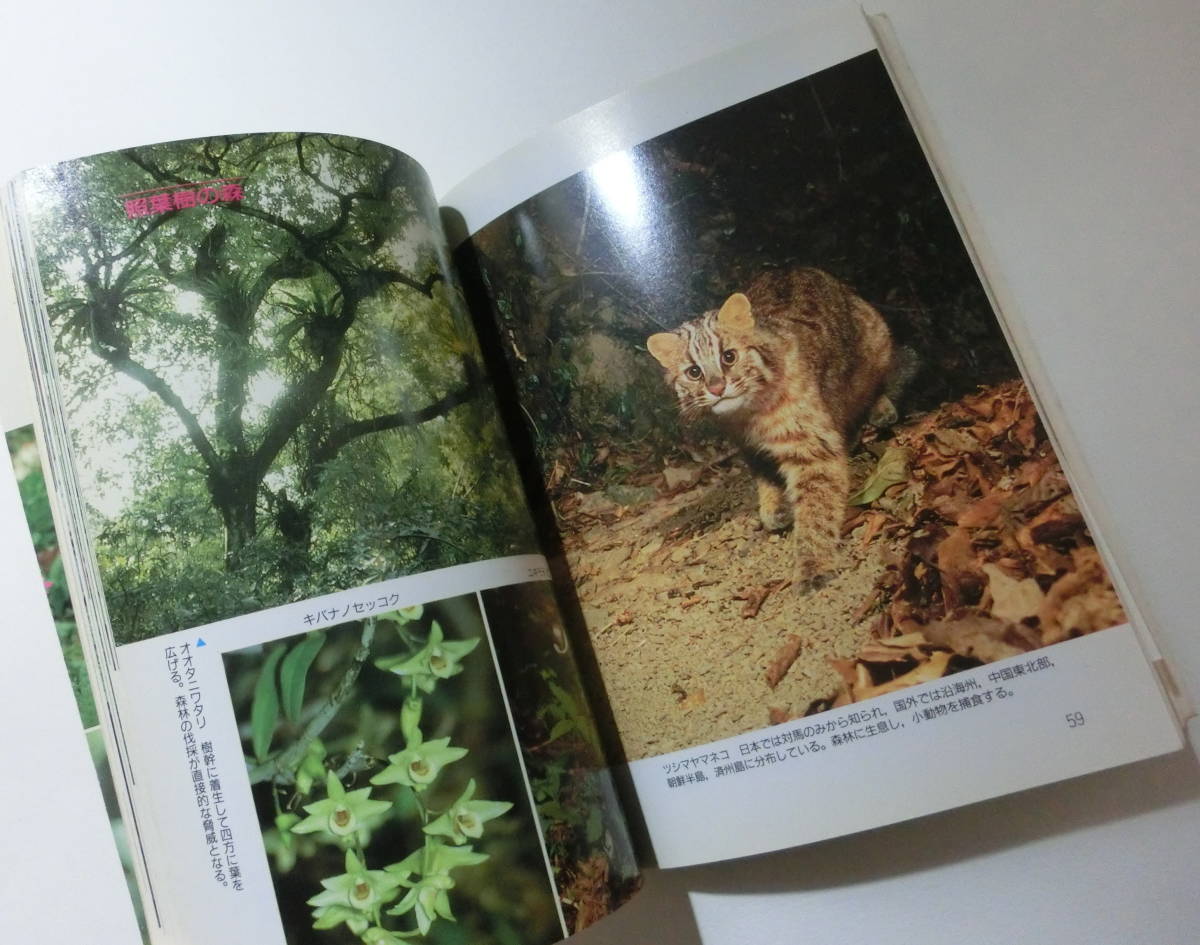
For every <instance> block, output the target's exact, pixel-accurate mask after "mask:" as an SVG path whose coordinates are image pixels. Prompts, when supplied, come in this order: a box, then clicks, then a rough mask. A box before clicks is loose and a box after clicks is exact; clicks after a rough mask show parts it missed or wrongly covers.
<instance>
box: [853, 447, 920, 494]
mask: <svg viewBox="0 0 1200 945" xmlns="http://www.w3.org/2000/svg"><path fill="white" fill-rule="evenodd" d="M908 462H909V455H908V450H906V449H901V448H900V447H898V446H889V447H888V448H887V449H886V450H884V452H883V455H882V456H881V457H879V462H878V464H877V465H876V466H875V470H874V471H873V472H872V473H871V475H869V476H868V477H867V481H866V482H864V483H863V484H862V488H861V489H859V490H858V491H857V492H856V493H854V495H852V496H850V499H849V504H850V505H870V504H871V503H872V502H874V501H875V500H876V499H878V498H879V497H880V496H881V495H883V493H884V492H885V491H886V490H887V489H888V488H889V487H890V486H894V485H896V483H898V482H907V481H908Z"/></svg>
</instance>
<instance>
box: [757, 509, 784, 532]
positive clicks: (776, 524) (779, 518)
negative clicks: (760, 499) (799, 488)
mask: <svg viewBox="0 0 1200 945" xmlns="http://www.w3.org/2000/svg"><path fill="white" fill-rule="evenodd" d="M758 522H759V524H760V525H761V526H762V527H763V528H765V529H766V530H767V531H769V532H786V531H787V530H788V529H789V528H791V526H792V514H791V512H789V511H788V509H786V508H784V507H783V506H780V507H779V508H776V509H774V510H772V511H770V512H766V511H763V510H762V509H759V511H758Z"/></svg>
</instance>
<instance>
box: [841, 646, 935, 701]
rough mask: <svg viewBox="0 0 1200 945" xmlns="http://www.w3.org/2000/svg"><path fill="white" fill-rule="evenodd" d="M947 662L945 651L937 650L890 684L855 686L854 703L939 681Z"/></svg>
mask: <svg viewBox="0 0 1200 945" xmlns="http://www.w3.org/2000/svg"><path fill="white" fill-rule="evenodd" d="M949 662H950V654H949V653H947V652H946V651H945V650H938V651H937V652H936V653H934V654H932V655H931V656H930V657H929V659H928V660H927V661H926V662H924V663H921V664H920V665H919V666H917V667H916V668H915V669H913V670H911V671H909V672H907V673H905V674H904V675H903V676H897V677H896V678H895V679H893V680H891V681H890V682H885V683H883V684H882V685H879V686H856V687H855V688H854V701H855V702H861V701H862V700H863V699H872V698H874V697H875V696H885V695H887V694H888V693H889V692H896V691H898V690H900V689H907V688H908V687H909V686H917V685H920V684H921V683H925V682H932V681H933V680H935V679H941V678H942V676H943V675H945V672H946V666H947V664H948V663H949Z"/></svg>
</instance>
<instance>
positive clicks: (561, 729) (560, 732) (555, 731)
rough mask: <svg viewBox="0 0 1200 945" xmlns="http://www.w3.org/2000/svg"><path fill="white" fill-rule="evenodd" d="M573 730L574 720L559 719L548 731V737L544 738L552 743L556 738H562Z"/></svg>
mask: <svg viewBox="0 0 1200 945" xmlns="http://www.w3.org/2000/svg"><path fill="white" fill-rule="evenodd" d="M573 728H575V720H574V719H559V721H558V724H557V725H555V726H554V728H552V729H550V735H549V736H548V737H547V738H546V741H548V742H552V741H554V740H555V739H556V738H562V737H563V736H564V735H566V734H567V733H568V732H569V731H571V730H572V729H573Z"/></svg>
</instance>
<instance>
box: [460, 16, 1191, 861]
mask: <svg viewBox="0 0 1200 945" xmlns="http://www.w3.org/2000/svg"><path fill="white" fill-rule="evenodd" d="M823 32H827V33H828V34H829V35H831V36H832V37H834V39H833V41H832V42H831V43H830V44H829V45H827V46H825V45H823V44H822V42H821V37H822V34H823ZM788 40H789V37H776V38H774V39H773V40H772V41H770V43H768V44H766V45H764V46H760V47H756V48H755V49H752V50H743V51H742V52H740V53H739V54H735V55H732V56H730V57H727V59H726V60H723V61H719V62H711V63H704V64H700V65H698V66H697V67H695V68H694V69H693V70H691V71H690V72H689V73H688V75H686V76H681V77H668V78H667V79H664V80H663V81H662V82H661V83H657V84H653V85H652V86H650V87H647V88H646V89H642V90H636V91H635V92H632V93H628V94H627V95H625V96H623V97H621V98H619V99H616V100H614V101H613V102H611V103H606V104H605V105H603V106H597V107H596V108H594V109H592V110H590V111H589V112H588V113H585V115H583V116H579V117H577V118H575V119H572V120H570V121H568V122H566V123H564V128H568V127H569V129H570V131H571V134H572V138H571V141H570V144H569V145H568V144H566V143H565V142H564V141H563V134H564V133H563V132H562V131H561V130H560V131H556V132H553V133H549V134H547V135H546V136H544V137H543V138H542V139H539V140H538V141H535V142H533V143H531V144H530V145H528V146H526V147H524V148H520V149H518V150H517V152H514V155H513V156H510V157H509V158H505V159H502V160H501V161H500V162H499V163H498V165H497V167H496V168H495V169H492V170H490V171H484V172H482V173H481V174H480V175H479V176H478V178H476V179H473V180H469V181H467V182H464V184H463V185H462V186H461V188H460V189H459V190H458V191H457V192H456V193H452V194H451V195H450V196H449V197H448V198H447V202H448V203H449V204H450V205H451V206H452V207H453V206H455V204H456V203H459V202H460V201H461V205H460V206H458V207H457V209H459V210H460V212H461V213H462V214H463V215H464V216H465V218H466V222H467V226H468V228H469V229H471V230H473V233H472V236H471V238H470V240H469V242H468V243H466V244H464V246H463V249H462V259H463V263H462V268H464V269H465V268H469V267H472V266H474V267H477V269H478V285H479V291H480V296H481V298H486V302H484V303H483V304H484V305H485V306H486V307H488V308H490V317H491V320H492V321H493V323H494V325H495V332H494V336H493V338H492V347H494V348H496V349H499V350H501V351H502V352H503V355H504V358H505V361H506V363H507V367H508V370H509V372H510V373H511V376H512V378H513V389H512V391H511V395H512V397H513V399H514V401H515V403H516V404H517V406H518V411H519V413H520V415H521V416H523V418H524V424H525V426H526V428H527V429H526V433H527V446H528V450H529V453H530V454H531V455H534V456H535V457H536V463H537V467H538V471H539V474H540V478H541V481H542V484H543V486H544V489H545V491H546V494H547V497H548V500H549V510H548V511H549V515H550V516H552V519H553V528H554V530H556V531H557V533H558V534H559V536H560V537H561V545H562V547H561V551H562V555H563V558H564V561H565V566H566V568H567V570H568V571H569V573H570V576H571V579H572V581H573V584H574V587H575V590H576V593H577V597H578V604H579V608H578V612H577V615H578V617H579V618H580V619H581V621H582V623H583V624H584V625H585V626H586V628H587V633H588V637H589V639H590V642H591V645H592V647H593V649H594V652H595V655H596V659H597V662H598V664H599V667H600V672H601V674H602V676H603V681H604V686H605V689H606V691H607V693H608V701H609V705H610V708H611V711H612V714H613V717H614V719H615V723H616V726H617V729H618V731H619V734H620V739H621V743H622V745H623V747H624V750H625V753H626V756H627V758H628V760H629V762H630V769H631V772H632V775H633V780H634V782H635V784H636V786H637V791H638V800H639V803H640V804H641V805H642V809H643V814H644V816H645V820H646V822H647V825H648V828H649V831H650V834H651V837H652V840H653V844H654V848H655V851H656V853H657V856H658V859H659V862H660V863H661V864H663V865H679V864H685V863H692V862H699V861H705V860H712V859H718V858H724V857H731V856H739V855H745V854H749V853H756V852H761V851H764V850H769V849H774V848H778V847H782V846H786V845H790V844H795V843H800V842H810V841H813V840H818V839H823V838H826V837H829V836H834V835H837V834H839V833H845V832H849V831H853V830H860V829H865V828H868V827H873V826H877V825H880V824H883V823H888V822H891V821H894V820H898V819H902V818H905V817H913V816H917V815H920V814H923V813H928V812H931V811H935V810H939V809H943V808H946V807H949V806H954V805H957V804H964V803H968V802H970V801H973V800H978V799H980V798H983V797H989V796H994V795H996V794H1001V793H1005V792H1008V791H1014V790H1019V789H1021V788H1024V787H1028V786H1032V785H1034V784H1039V783H1044V782H1046V781H1051V780H1055V779H1059V778H1064V777H1069V776H1071V775H1075V774H1081V773H1084V772H1087V771H1091V770H1095V769H1097V768H1101V767H1106V766H1110V765H1114V764H1119V763H1122V762H1125V761H1132V760H1136V759H1139V758H1144V757H1148V756H1150V755H1153V754H1156V753H1161V752H1164V751H1168V750H1171V749H1174V748H1177V747H1179V744H1180V741H1179V734H1178V731H1177V726H1176V722H1175V720H1174V718H1173V716H1172V713H1171V711H1170V709H1169V708H1168V706H1167V704H1166V702H1165V700H1164V697H1163V695H1162V693H1161V691H1160V687H1159V684H1158V681H1157V679H1156V677H1155V674H1154V672H1153V671H1152V669H1151V667H1150V666H1149V664H1148V658H1149V657H1152V656H1153V650H1152V649H1149V648H1148V647H1149V644H1148V640H1147V638H1146V635H1145V633H1144V631H1143V629H1142V628H1141V627H1140V621H1139V620H1138V619H1137V615H1136V613H1135V612H1133V610H1132V606H1133V605H1132V602H1131V601H1128V600H1126V601H1125V602H1124V603H1123V602H1122V600H1121V599H1120V598H1119V597H1118V595H1117V591H1116V589H1115V587H1114V583H1113V580H1112V579H1111V577H1110V576H1109V570H1108V567H1109V564H1110V563H1109V562H1107V561H1106V560H1105V558H1104V556H1103V554H1102V547H1101V546H1100V545H1099V543H1098V541H1097V539H1096V537H1095V536H1094V535H1093V534H1092V532H1091V531H1090V530H1089V527H1088V522H1087V521H1086V520H1085V517H1084V515H1083V513H1082V512H1081V501H1080V499H1079V498H1078V497H1077V495H1076V493H1075V491H1074V490H1073V488H1072V481H1071V480H1070V479H1069V478H1068V475H1067V471H1066V470H1065V469H1064V467H1063V463H1062V460H1061V457H1060V456H1059V455H1058V453H1057V452H1056V449H1055V441H1054V439H1053V437H1052V435H1051V433H1052V431H1051V430H1050V427H1049V419H1048V418H1047V417H1045V416H1044V415H1041V414H1039V411H1038V405H1037V403H1036V402H1035V398H1034V394H1035V392H1034V391H1032V390H1031V387H1030V384H1029V382H1028V378H1027V377H1026V376H1025V375H1024V374H1023V373H1022V370H1021V367H1020V361H1019V360H1018V357H1019V354H1020V353H1019V352H1014V351H1013V349H1012V348H1011V347H1010V344H1009V341H1008V338H1007V337H1006V331H1005V326H1004V325H1003V323H1002V322H1001V320H1000V318H999V317H998V316H997V314H996V313H995V312H994V311H993V308H992V306H991V305H990V304H989V297H988V292H987V290H986V289H985V286H984V284H983V283H982V282H981V280H980V276H979V274H978V273H977V270H976V268H975V266H974V265H973V261H972V258H971V256H970V255H969V253H968V252H967V249H966V248H965V247H964V245H963V242H962V240H961V238H960V237H959V233H958V230H957V224H958V223H960V222H961V221H956V219H955V218H954V216H953V215H952V214H951V212H950V210H949V208H948V207H947V204H946V201H945V199H944V198H943V196H942V193H941V192H940V190H939V187H938V182H937V179H936V178H935V176H934V174H933V172H932V170H931V168H930V166H929V163H928V161H927V159H926V156H925V154H924V153H923V151H922V148H921V144H920V142H919V141H918V138H917V136H916V135H915V134H914V131H913V128H912V127H911V125H910V123H909V120H908V118H907V117H906V114H905V110H904V108H903V107H902V105H901V102H900V100H899V98H898V96H897V94H896V92H895V90H894V88H893V86H892V83H891V80H890V79H889V76H888V72H887V70H886V68H885V66H884V63H883V61H882V60H881V58H880V56H879V54H878V53H877V52H875V51H874V50H873V48H872V47H873V43H872V41H871V38H870V35H869V33H868V32H867V29H866V26H865V24H864V23H863V22H862V21H861V20H851V21H847V20H846V19H845V17H839V16H837V15H834V14H830V15H829V16H827V17H825V19H824V21H823V22H821V23H818V24H816V26H815V27H814V29H813V30H808V31H797V33H796V34H795V35H793V36H792V37H790V40H791V41H792V42H794V43H795V44H796V46H795V50H794V52H793V55H792V57H791V60H790V64H791V71H790V72H787V73H786V75H787V77H788V79H790V81H786V82H783V83H782V84H781V83H780V82H779V81H776V82H775V84H774V85H766V86H765V87H761V88H759V89H755V90H753V92H755V93H757V94H752V95H751V96H750V97H747V98H745V100H742V101H736V100H735V101H732V102H731V101H729V100H728V99H727V98H724V97H723V96H724V94H725V93H724V90H725V89H726V88H727V82H726V79H727V78H728V79H729V80H730V81H731V82H736V81H737V80H736V79H735V78H734V77H736V76H739V75H742V74H743V71H744V70H749V74H751V75H753V76H756V77H759V78H764V77H766V76H767V75H768V74H773V76H774V77H775V78H776V79H778V76H779V74H780V71H783V70H786V68H787V67H786V65H785V66H778V64H779V63H785V64H786V63H788V62H789V59H788V54H787V52H786V44H787V42H788ZM830 49H832V50H834V51H836V53H837V54H838V57H837V58H834V59H832V60H830V59H829V58H827V57H828V55H829V53H828V50H830ZM781 50H783V51H781ZM806 62H810V63H811V68H809V69H806V68H805V67H804V66H805V63H806ZM771 63H775V64H776V66H777V68H776V69H775V71H774V72H773V73H772V66H771ZM713 89H716V90H719V91H717V92H713V91H711V90H713ZM714 100H715V101H714ZM699 102H707V103H708V110H707V113H706V110H705V108H704V107H703V106H701V105H699V104H698V103H699ZM673 107H674V110H672V108H673ZM518 156H519V157H520V158H521V164H522V165H523V166H533V167H535V168H539V169H546V170H547V171H548V173H547V176H546V177H544V178H543V179H542V180H541V182H540V183H539V184H537V185H535V186H529V184H530V180H529V178H528V177H527V176H523V175H522V174H521V173H520V172H517V171H516V170H515V165H516V163H517V157H518ZM580 156H586V160H584V161H581V162H580V163H578V164H576V165H575V166H574V167H573V168H571V170H569V171H568V170H566V167H567V165H568V163H569V162H570V161H571V160H572V159H573V158H577V157H580ZM514 179H515V180H516V181H517V182H518V183H517V184H515V185H514V184H512V183H511V182H512V181H513V180H514ZM522 188H524V189H522ZM506 189H507V191H508V192H509V194H510V198H511V197H512V195H513V192H514V191H515V192H517V194H519V195H520V196H518V197H516V198H513V199H517V200H519V202H516V203H515V206H513V205H512V203H513V199H510V200H509V205H510V206H511V209H508V210H507V211H505V212H502V213H500V215H499V216H496V217H495V218H494V219H491V217H490V216H489V215H490V214H492V213H493V212H496V211H498V210H499V209H500V207H498V206H497V204H498V202H499V198H498V197H497V196H496V193H497V190H499V192H501V193H504V192H505V191H506ZM1018 759H1019V761H1018ZM697 823H703V824H704V825H705V827H706V829H705V830H703V831H697V830H695V829H694V825H695V824H697Z"/></svg>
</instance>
